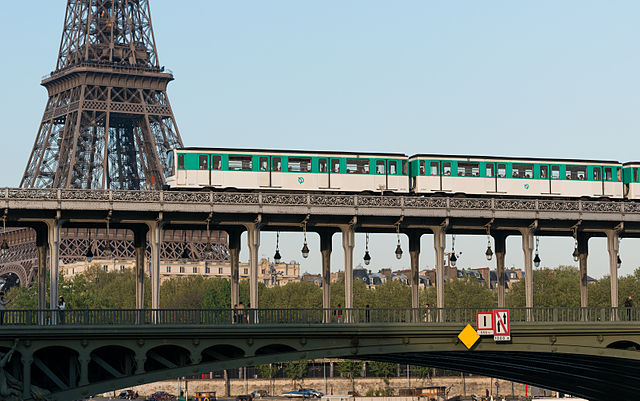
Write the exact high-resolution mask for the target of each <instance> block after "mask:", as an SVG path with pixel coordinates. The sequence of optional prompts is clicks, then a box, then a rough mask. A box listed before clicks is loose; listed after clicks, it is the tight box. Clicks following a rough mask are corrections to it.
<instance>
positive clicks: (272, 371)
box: [258, 363, 280, 395]
mask: <svg viewBox="0 0 640 401" xmlns="http://www.w3.org/2000/svg"><path fill="white" fill-rule="evenodd" d="M258 371H259V372H260V376H261V377H264V378H265V379H269V386H270V387H271V395H275V394H274V393H275V387H276V384H275V378H276V375H277V374H278V372H279V371H280V365H279V364H275V363H268V364H264V365H258Z"/></svg>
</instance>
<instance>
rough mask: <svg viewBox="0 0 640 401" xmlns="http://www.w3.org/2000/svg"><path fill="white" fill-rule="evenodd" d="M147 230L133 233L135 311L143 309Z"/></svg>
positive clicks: (140, 229) (135, 230) (137, 229)
mask: <svg viewBox="0 0 640 401" xmlns="http://www.w3.org/2000/svg"><path fill="white" fill-rule="evenodd" d="M148 231H149V230H148V229H143V228H136V229H134V231H133V238H134V239H133V245H134V247H135V250H136V309H144V253H145V251H146V249H147V232H148Z"/></svg>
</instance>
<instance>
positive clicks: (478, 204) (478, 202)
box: [449, 198, 491, 209]
mask: <svg viewBox="0 0 640 401" xmlns="http://www.w3.org/2000/svg"><path fill="white" fill-rule="evenodd" d="M449 206H450V207H451V208H452V209H491V200H490V199H470V198H463V199H461V198H453V199H451V200H450V201H449Z"/></svg>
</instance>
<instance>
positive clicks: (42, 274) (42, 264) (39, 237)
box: [36, 227, 49, 310]
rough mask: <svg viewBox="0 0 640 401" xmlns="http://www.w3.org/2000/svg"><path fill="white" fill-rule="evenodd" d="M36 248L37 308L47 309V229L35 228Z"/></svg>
mask: <svg viewBox="0 0 640 401" xmlns="http://www.w3.org/2000/svg"><path fill="white" fill-rule="evenodd" d="M36 247H37V248H38V309H40V310H43V309H47V252H48V250H49V241H48V231H47V230H46V229H45V228H44V227H42V228H41V227H38V228H36Z"/></svg>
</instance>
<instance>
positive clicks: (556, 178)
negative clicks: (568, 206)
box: [549, 164, 563, 195]
mask: <svg viewBox="0 0 640 401" xmlns="http://www.w3.org/2000/svg"><path fill="white" fill-rule="evenodd" d="M561 167H562V166H561V165H559V164H550V165H549V168H550V170H551V175H550V180H549V187H550V188H551V190H550V191H549V195H560V194H562V182H563V180H562V176H561V173H562V171H561Z"/></svg>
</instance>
